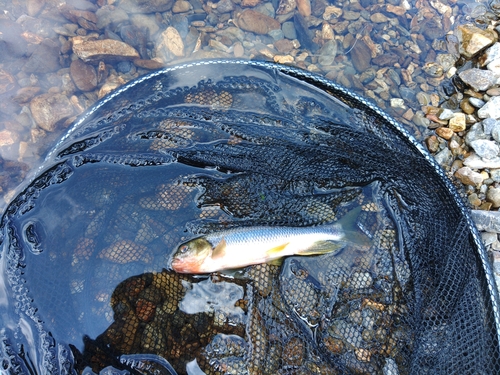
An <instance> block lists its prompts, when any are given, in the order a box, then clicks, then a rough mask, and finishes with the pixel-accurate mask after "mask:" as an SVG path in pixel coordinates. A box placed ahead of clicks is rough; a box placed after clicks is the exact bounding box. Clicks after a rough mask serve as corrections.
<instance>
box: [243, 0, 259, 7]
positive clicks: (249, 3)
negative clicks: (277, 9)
mask: <svg viewBox="0 0 500 375" xmlns="http://www.w3.org/2000/svg"><path fill="white" fill-rule="evenodd" d="M259 3H260V0H241V6H242V7H254V6H256V5H258V4H259Z"/></svg>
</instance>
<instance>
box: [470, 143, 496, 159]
mask: <svg viewBox="0 0 500 375" xmlns="http://www.w3.org/2000/svg"><path fill="white" fill-rule="evenodd" d="M470 146H471V147H472V148H473V149H474V151H475V152H476V154H477V155H478V156H480V157H481V158H483V159H493V158H495V157H497V156H498V153H499V151H500V148H499V147H498V144H497V143H496V142H494V141H489V140H486V139H478V140H474V141H472V142H470Z"/></svg>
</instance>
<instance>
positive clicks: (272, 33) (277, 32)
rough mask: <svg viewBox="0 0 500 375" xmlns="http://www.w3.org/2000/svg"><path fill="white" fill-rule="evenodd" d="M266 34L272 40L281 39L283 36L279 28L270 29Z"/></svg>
mask: <svg viewBox="0 0 500 375" xmlns="http://www.w3.org/2000/svg"><path fill="white" fill-rule="evenodd" d="M268 35H269V36H270V37H271V38H273V39H274V40H281V39H283V38H284V35H283V31H281V29H277V30H271V31H269V33H268Z"/></svg>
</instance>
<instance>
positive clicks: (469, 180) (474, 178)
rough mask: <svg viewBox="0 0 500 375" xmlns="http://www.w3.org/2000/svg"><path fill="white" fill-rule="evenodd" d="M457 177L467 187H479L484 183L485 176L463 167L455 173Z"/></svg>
mask: <svg viewBox="0 0 500 375" xmlns="http://www.w3.org/2000/svg"><path fill="white" fill-rule="evenodd" d="M455 177H456V178H458V179H459V180H460V181H462V183H463V184H465V185H472V186H479V185H481V184H482V183H483V176H482V175H481V174H480V173H478V172H474V171H473V170H472V169H470V168H469V167H462V168H460V169H458V170H457V171H456V172H455Z"/></svg>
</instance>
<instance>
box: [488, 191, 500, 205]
mask: <svg viewBox="0 0 500 375" xmlns="http://www.w3.org/2000/svg"><path fill="white" fill-rule="evenodd" d="M486 200H487V201H488V202H491V203H492V204H493V207H494V208H498V207H500V188H495V187H493V186H490V188H489V189H488V191H487V192H486Z"/></svg>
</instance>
